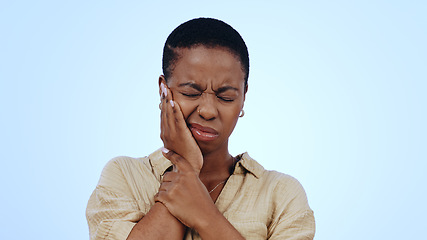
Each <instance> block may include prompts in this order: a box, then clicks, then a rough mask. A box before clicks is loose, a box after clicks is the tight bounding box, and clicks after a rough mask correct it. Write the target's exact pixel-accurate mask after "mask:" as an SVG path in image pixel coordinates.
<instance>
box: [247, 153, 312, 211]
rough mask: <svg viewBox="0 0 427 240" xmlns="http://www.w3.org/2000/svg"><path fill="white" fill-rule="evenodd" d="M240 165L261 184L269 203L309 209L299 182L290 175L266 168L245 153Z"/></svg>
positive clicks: (285, 207)
mask: <svg viewBox="0 0 427 240" xmlns="http://www.w3.org/2000/svg"><path fill="white" fill-rule="evenodd" d="M241 160H242V162H241V165H242V166H243V167H245V168H246V170H247V171H248V172H251V173H252V175H254V176H255V177H256V179H257V181H258V183H259V185H260V186H262V189H261V191H262V193H263V194H264V195H265V196H268V198H269V201H270V203H271V204H273V205H274V206H276V207H277V208H279V209H280V208H281V210H284V209H289V208H292V210H294V211H296V212H300V211H305V210H310V207H309V205H308V201H307V195H306V193H305V190H304V188H303V186H302V185H301V183H300V182H299V181H298V180H297V179H296V178H294V177H292V176H291V175H288V174H285V173H281V172H278V171H274V170H266V169H264V167H262V166H261V164H259V163H258V162H257V161H256V160H254V159H252V158H251V157H250V156H249V155H248V154H247V153H244V154H242V156H241Z"/></svg>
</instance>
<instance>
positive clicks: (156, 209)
mask: <svg viewBox="0 0 427 240" xmlns="http://www.w3.org/2000/svg"><path fill="white" fill-rule="evenodd" d="M185 229H186V227H185V226H184V225H183V224H182V223H181V222H180V221H178V220H177V219H176V218H175V217H174V216H173V215H171V214H170V213H169V211H168V209H167V208H166V207H165V206H164V205H163V204H162V203H159V202H156V203H155V204H154V205H153V207H152V208H151V209H150V211H149V212H148V213H147V214H146V215H145V216H144V217H143V218H142V219H141V220H140V221H139V222H138V223H137V224H136V225H135V227H134V228H133V229H132V231H131V233H130V234H129V236H128V238H127V240H140V239H144V240H145V239H171V240H173V239H179V240H182V239H183V237H184V233H185Z"/></svg>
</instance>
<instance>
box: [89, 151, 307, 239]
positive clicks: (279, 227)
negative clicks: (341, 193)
mask: <svg viewBox="0 0 427 240" xmlns="http://www.w3.org/2000/svg"><path fill="white" fill-rule="evenodd" d="M238 159H240V161H238V162H237V164H236V167H235V169H234V173H233V174H232V175H231V176H230V178H229V179H228V181H227V183H226V184H225V186H224V188H223V190H222V192H221V193H220V195H219V197H218V198H217V200H216V202H215V205H216V206H217V207H218V209H219V211H220V212H221V213H222V214H223V215H224V216H225V217H226V218H227V219H228V221H229V222H230V223H231V224H232V225H233V226H234V227H235V228H236V229H237V230H238V231H239V232H240V233H241V234H242V236H243V237H245V238H246V239H271V240H272V239H289V240H296V239H298V240H299V239H313V237H314V231H315V223H314V216H313V211H312V210H311V209H310V207H309V205H308V203H307V197H306V194H305V192H304V189H303V188H302V186H301V184H300V183H299V182H298V181H297V180H296V179H294V178H292V177H291V176H289V175H286V174H283V173H279V172H276V171H267V170H265V169H264V168H263V167H262V166H261V165H260V164H259V163H257V162H256V161H255V160H253V159H252V158H251V157H249V155H248V154H247V153H244V154H241V155H239V156H238ZM171 165H172V164H171V162H170V161H169V160H168V159H166V158H165V157H163V155H162V153H161V151H160V150H157V151H156V152H154V153H152V154H151V155H150V156H148V157H143V158H130V157H117V158H114V159H112V160H111V161H110V162H109V163H108V164H107V165H106V166H105V168H104V170H103V171H102V174H101V178H100V180H99V183H98V185H97V186H96V188H95V190H94V191H93V193H92V195H91V196H90V199H89V202H88V205H87V209H86V217H87V221H88V224H89V233H90V239H92V240H95V239H96V240H101V239H111V240H125V239H126V238H127V237H128V235H129V233H130V231H131V230H132V228H133V226H134V225H135V224H136V223H137V222H138V221H139V220H140V219H141V218H142V217H144V215H145V214H146V213H147V212H148V211H149V210H150V208H151V206H152V205H153V204H154V195H155V194H156V193H157V192H158V189H159V186H160V182H161V178H162V175H163V173H164V172H165V171H166V169H167V168H169V167H170V166H171ZM184 239H186V240H190V239H194V240H196V239H201V238H200V236H199V235H198V233H197V232H195V231H193V230H191V229H189V230H187V232H186V235H185V237H184Z"/></svg>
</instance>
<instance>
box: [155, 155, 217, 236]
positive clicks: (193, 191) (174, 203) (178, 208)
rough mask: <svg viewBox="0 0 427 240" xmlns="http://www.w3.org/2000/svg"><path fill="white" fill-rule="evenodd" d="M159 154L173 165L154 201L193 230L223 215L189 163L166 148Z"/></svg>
mask: <svg viewBox="0 0 427 240" xmlns="http://www.w3.org/2000/svg"><path fill="white" fill-rule="evenodd" d="M163 155H164V156H165V157H166V158H167V159H169V160H170V161H171V162H172V163H173V164H174V166H175V168H174V170H173V171H171V172H167V173H165V175H164V176H163V181H162V183H161V185H160V189H159V192H158V193H157V194H156V195H155V197H154V199H155V201H156V202H161V203H163V204H164V205H165V206H166V208H167V209H168V210H169V212H170V213H171V214H172V215H174V216H175V217H176V218H177V219H178V220H179V221H181V222H182V223H183V224H185V225H186V226H188V227H190V228H193V229H196V230H198V229H200V228H201V227H203V226H204V225H207V224H209V222H210V221H211V220H212V219H215V218H216V219H217V218H218V217H221V218H223V217H222V214H221V213H220V212H219V211H218V209H217V208H216V206H215V204H214V203H213V201H212V199H211V197H210V195H209V193H208V191H207V189H206V187H205V186H204V185H203V183H202V182H201V181H200V179H199V177H198V173H197V172H196V171H195V170H194V169H193V167H192V165H191V164H190V162H189V161H187V160H186V159H185V158H183V157H181V156H179V155H178V154H176V153H175V152H173V151H169V150H168V149H163Z"/></svg>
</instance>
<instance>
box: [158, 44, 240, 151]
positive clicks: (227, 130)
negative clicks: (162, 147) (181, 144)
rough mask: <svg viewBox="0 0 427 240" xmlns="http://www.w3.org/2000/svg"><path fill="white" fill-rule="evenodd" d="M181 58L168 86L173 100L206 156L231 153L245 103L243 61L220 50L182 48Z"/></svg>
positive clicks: (200, 47) (218, 48) (219, 48)
mask: <svg viewBox="0 0 427 240" xmlns="http://www.w3.org/2000/svg"><path fill="white" fill-rule="evenodd" d="M179 55H180V57H179V58H178V60H177V62H176V64H175V68H174V69H173V71H172V74H171V77H170V79H168V84H167V85H168V86H169V88H170V89H171V91H172V94H173V99H174V101H176V102H177V103H178V104H179V105H180V107H181V110H182V113H183V115H184V119H185V121H186V123H187V126H188V127H189V129H190V131H191V133H192V134H193V136H194V138H195V139H196V141H197V143H198V145H199V147H200V148H201V150H202V152H203V153H209V152H212V151H215V150H228V149H227V148H228V138H229V137H230V135H231V133H232V132H233V129H234V127H235V126H236V123H237V120H238V118H239V114H240V111H241V110H242V108H243V103H244V101H245V93H246V89H245V81H244V72H243V70H242V65H241V63H240V61H239V60H238V58H237V57H236V56H235V55H233V54H231V53H230V52H229V51H227V49H225V48H221V47H216V48H206V47H204V46H198V47H194V48H191V49H180V50H179ZM162 81H165V80H164V78H163V76H161V77H160V82H162Z"/></svg>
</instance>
